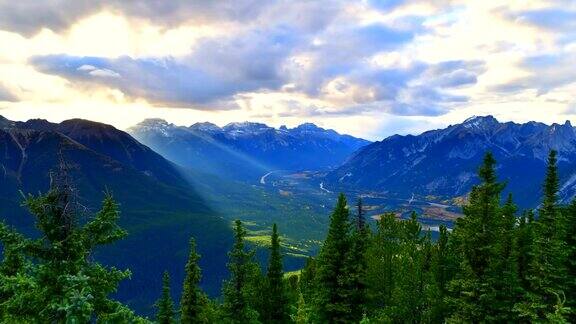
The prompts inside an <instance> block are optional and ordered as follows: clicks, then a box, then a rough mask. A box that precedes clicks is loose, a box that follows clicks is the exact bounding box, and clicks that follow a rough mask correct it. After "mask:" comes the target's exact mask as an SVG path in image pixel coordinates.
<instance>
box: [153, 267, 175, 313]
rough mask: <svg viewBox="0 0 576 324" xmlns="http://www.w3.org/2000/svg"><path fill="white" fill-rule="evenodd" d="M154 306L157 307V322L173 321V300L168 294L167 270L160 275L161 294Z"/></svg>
mask: <svg viewBox="0 0 576 324" xmlns="http://www.w3.org/2000/svg"><path fill="white" fill-rule="evenodd" d="M156 307H158V314H157V315H156V320H157V321H158V323H159V324H172V323H174V315H175V312H174V302H173V301H172V296H170V275H169V274H168V271H165V272H164V275H163V276H162V295H161V296H160V299H158V301H157V302H156Z"/></svg>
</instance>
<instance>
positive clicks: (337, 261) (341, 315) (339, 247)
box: [314, 194, 354, 323]
mask: <svg viewBox="0 0 576 324" xmlns="http://www.w3.org/2000/svg"><path fill="white" fill-rule="evenodd" d="M350 243H351V242H350V220H349V210H348V207H347V205H346V198H345V197H344V194H340V196H339V197H338V202H337V203H336V207H335V209H334V211H333V212H332V215H331V216H330V226H329V229H328V235H327V237H326V240H325V241H324V245H323V246H322V249H321V250H320V254H319V256H318V264H317V267H318V268H317V274H316V290H317V291H316V294H315V300H314V304H315V305H314V306H315V315H317V316H318V317H319V321H320V322H327V323H348V322H352V321H354V317H353V312H352V309H351V307H352V304H351V300H350V297H351V293H352V292H351V289H350V285H349V281H348V276H349V273H347V272H346V269H347V264H346V262H347V260H349V258H348V255H349V253H350V248H351V244H350Z"/></svg>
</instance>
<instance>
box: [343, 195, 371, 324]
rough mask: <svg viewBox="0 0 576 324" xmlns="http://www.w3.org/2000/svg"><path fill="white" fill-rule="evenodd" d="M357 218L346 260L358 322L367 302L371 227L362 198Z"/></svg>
mask: <svg viewBox="0 0 576 324" xmlns="http://www.w3.org/2000/svg"><path fill="white" fill-rule="evenodd" d="M356 206H357V214H356V220H355V222H354V226H353V230H352V235H351V238H350V239H351V248H350V253H349V256H348V259H347V261H346V266H347V269H345V271H346V272H347V273H348V281H349V285H350V290H351V295H350V303H351V311H352V314H351V318H352V319H353V320H354V321H355V322H358V321H360V320H361V319H362V316H363V314H364V313H365V307H366V302H367V289H366V271H367V260H366V258H367V249H368V244H369V240H370V229H369V228H368V226H367V225H366V221H365V217H364V210H363V205H362V199H358V204H357V205H356Z"/></svg>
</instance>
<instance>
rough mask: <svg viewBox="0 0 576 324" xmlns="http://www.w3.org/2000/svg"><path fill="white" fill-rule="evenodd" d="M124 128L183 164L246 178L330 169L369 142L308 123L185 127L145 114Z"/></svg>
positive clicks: (253, 178) (253, 180)
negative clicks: (269, 173)
mask: <svg viewBox="0 0 576 324" xmlns="http://www.w3.org/2000/svg"><path fill="white" fill-rule="evenodd" d="M128 132H129V133H130V134H132V136H134V137H135V138H136V139H138V140H139V141H140V142H142V143H144V144H146V145H148V146H149V147H151V148H152V149H154V150H155V151H157V152H159V153H160V154H162V155H163V156H165V157H167V158H168V159H170V160H171V161H174V162H176V163H178V164H180V165H182V166H185V167H188V168H191V169H194V170H197V171H202V172H207V173H212V174H217V175H220V176H223V177H228V178H232V179H237V180H244V181H249V182H250V181H251V182H256V181H258V179H260V177H261V176H262V175H263V174H265V173H267V172H269V171H272V170H294V171H295V170H318V169H329V168H334V167H337V166H339V165H340V164H341V163H342V162H343V161H344V160H345V159H346V158H347V157H348V156H349V155H350V154H352V153H353V152H354V151H356V150H357V149H359V148H360V147H362V146H364V145H367V144H368V143H369V142H368V141H366V140H363V139H359V138H355V137H352V136H350V135H341V134H338V133H337V132H335V131H334V130H326V129H323V128H320V127H318V126H316V125H314V124H310V123H307V124H302V125H300V126H298V127H295V128H287V127H285V126H282V127H280V128H279V129H276V128H273V127H269V126H267V125H264V124H260V123H250V122H242V123H230V124H228V125H226V126H224V127H218V126H216V125H214V124H211V123H196V124H194V125H191V126H188V127H186V126H176V125H174V124H170V123H168V122H166V121H164V120H161V119H147V120H145V121H143V122H141V123H139V124H138V125H135V126H134V127H132V128H130V129H129V130H128Z"/></svg>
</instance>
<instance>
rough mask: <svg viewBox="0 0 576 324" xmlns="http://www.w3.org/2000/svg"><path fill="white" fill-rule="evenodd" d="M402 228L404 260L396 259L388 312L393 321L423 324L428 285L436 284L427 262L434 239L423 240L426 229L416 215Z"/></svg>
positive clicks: (401, 249)
mask: <svg viewBox="0 0 576 324" xmlns="http://www.w3.org/2000/svg"><path fill="white" fill-rule="evenodd" d="M400 226H401V233H402V235H401V241H400V244H401V245H400V257H398V258H397V259H396V260H395V263H396V265H395V268H396V269H397V271H395V272H394V274H393V280H394V288H393V292H392V294H393V295H392V296H393V300H392V302H391V304H390V305H388V307H387V309H388V310H387V313H388V317H389V318H391V319H392V321H393V322H408V323H420V322H423V321H424V315H425V312H426V311H427V303H428V301H427V296H426V295H427V293H428V289H427V288H428V287H427V286H428V284H429V283H431V282H432V278H429V277H428V275H429V264H428V263H427V257H428V256H429V254H428V253H427V252H429V245H430V237H429V236H425V237H422V235H421V231H422V226H421V225H420V223H419V222H418V220H417V217H416V213H414V212H413V213H412V215H411V216H410V219H409V220H406V221H402V222H401V224H400Z"/></svg>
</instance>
